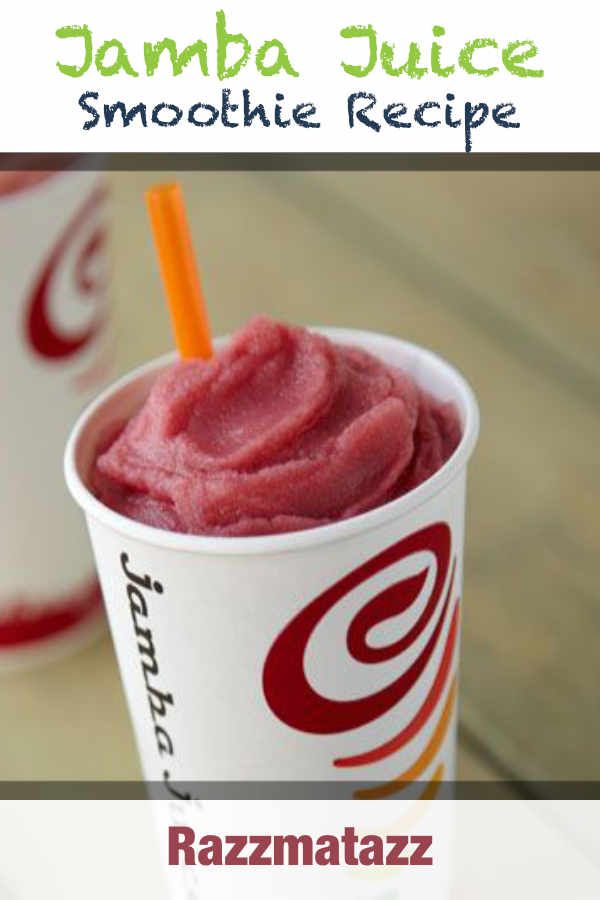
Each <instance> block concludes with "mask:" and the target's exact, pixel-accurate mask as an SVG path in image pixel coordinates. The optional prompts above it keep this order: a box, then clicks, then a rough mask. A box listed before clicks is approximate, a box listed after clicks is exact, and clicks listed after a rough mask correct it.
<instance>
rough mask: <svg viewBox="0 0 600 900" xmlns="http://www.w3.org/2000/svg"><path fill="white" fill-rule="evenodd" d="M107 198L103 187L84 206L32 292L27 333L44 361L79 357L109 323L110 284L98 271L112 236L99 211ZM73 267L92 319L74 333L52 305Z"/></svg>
mask: <svg viewBox="0 0 600 900" xmlns="http://www.w3.org/2000/svg"><path fill="white" fill-rule="evenodd" d="M105 196H106V191H105V190H104V188H102V187H101V188H98V189H97V190H95V191H94V192H93V193H91V194H90V195H89V197H88V198H87V199H86V200H85V201H84V203H83V204H82V206H81V207H80V208H79V210H78V211H77V212H76V213H75V215H74V216H73V218H72V219H71V221H70V222H69V224H68V225H67V227H66V228H65V230H64V231H63V233H62V234H61V235H60V237H59V239H58V241H57V242H56V244H55V246H54V248H53V250H52V251H51V252H50V255H49V256H48V259H47V260H46V262H45V263H44V265H43V267H42V269H41V271H40V274H39V276H38V278H37V280H36V282H35V284H34V286H33V289H32V291H31V295H30V298H29V301H28V303H27V307H26V312H25V334H26V337H27V341H28V343H29V345H30V346H31V347H32V349H33V350H34V352H35V353H36V354H37V355H38V356H41V357H43V358H44V359H52V360H58V359H66V358H68V357H71V356H73V355H74V354H76V353H78V352H79V351H80V350H82V349H83V348H84V347H85V346H86V345H87V344H88V343H89V342H90V341H91V340H92V338H93V337H94V336H95V335H96V334H97V332H98V331H99V329H100V328H101V327H102V325H103V323H104V315H105V311H104V309H103V308H102V305H101V301H102V299H103V298H104V290H105V287H106V283H105V277H103V275H102V274H98V271H97V267H98V263H100V262H102V261H103V253H104V248H105V242H106V232H105V228H104V226H103V225H102V224H101V223H100V221H99V219H98V217H97V212H98V210H99V209H100V208H101V206H102V203H103V201H104V199H105ZM70 265H72V267H73V268H72V272H71V273H70V278H71V281H72V284H73V286H74V288H75V291H76V293H77V296H78V297H80V298H81V299H82V301H84V302H88V303H89V305H90V307H91V317H90V320H89V322H88V323H87V325H86V326H85V328H83V329H80V330H79V331H77V332H75V333H70V334H69V333H66V332H65V331H64V329H63V327H62V326H61V325H60V324H59V323H58V322H56V321H54V320H53V314H52V303H51V301H52V298H53V297H54V295H55V293H56V287H55V285H56V282H57V281H58V279H59V275H60V273H61V272H62V270H63V268H64V267H65V266H70Z"/></svg>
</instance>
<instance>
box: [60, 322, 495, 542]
mask: <svg viewBox="0 0 600 900" xmlns="http://www.w3.org/2000/svg"><path fill="white" fill-rule="evenodd" d="M309 327H310V330H311V331H315V332H317V333H319V334H323V335H325V336H326V337H328V338H330V339H331V340H333V341H335V342H336V343H348V344H354V345H355V346H362V345H363V344H368V345H369V350H370V352H373V353H375V355H377V350H376V348H375V349H373V345H377V344H379V345H380V346H381V347H383V345H387V346H388V347H391V346H392V345H393V346H394V347H395V348H396V349H400V350H403V351H405V352H408V353H412V354H414V355H416V356H417V357H419V358H420V359H422V360H424V361H425V362H426V363H429V364H430V365H431V366H433V367H437V368H438V369H441V370H443V372H444V380H447V381H448V382H449V383H452V384H453V386H454V398H455V399H458V398H460V402H461V403H462V405H463V407H464V411H465V417H464V423H463V434H462V438H461V441H460V443H459V445H458V447H457V448H456V450H455V451H454V453H453V454H452V456H451V457H450V458H449V459H448V460H447V461H446V462H445V463H444V465H443V466H442V467H441V468H440V469H438V471H437V472H436V473H435V474H434V475H432V476H431V477H430V478H428V479H427V480H426V481H424V482H423V483H422V484H420V485H418V486H417V487H416V488H414V489H413V490H411V491H409V492H408V493H407V494H403V495H402V496H401V497H398V498H396V499H395V500H390V501H389V502H388V503H385V504H383V505H382V506H378V507H376V508H375V509H372V510H369V511H368V512H364V513H360V514H359V515H357V516H352V517H351V518H348V519H343V520H341V521H339V522H334V523H332V524H330V525H318V526H316V527H314V528H307V529H304V530H302V531H290V532H284V533H283V534H273V535H254V536H247V537H226V536H217V535H198V534H183V533H181V532H174V531H167V530H165V529H163V528H156V527H155V526H153V525H145V524H143V523H141V522H137V521H135V520H134V519H129V518H127V517H126V516H123V515H121V514H120V513H117V512H115V511H114V510H112V509H110V507H108V506H105V505H104V504H103V503H101V502H100V501H99V500H98V499H97V498H96V497H95V496H94V494H93V493H92V492H91V491H90V490H89V488H88V487H87V486H86V484H85V482H84V480H83V478H82V477H81V475H80V474H79V471H78V469H77V454H78V449H79V446H80V444H81V442H82V440H83V439H84V438H85V437H86V436H87V435H86V431H87V428H88V426H89V424H90V421H91V420H92V419H93V418H94V416H95V415H96V414H97V413H98V411H99V410H100V409H101V408H102V407H103V406H104V405H105V404H106V403H108V402H109V401H110V400H111V399H112V398H113V397H114V396H115V395H116V394H118V393H119V392H120V391H122V390H123V389H124V388H126V387H127V386H129V385H130V384H131V383H132V382H134V381H137V380H138V379H141V378H143V377H145V376H147V375H148V373H150V372H152V371H155V370H156V371H157V372H158V371H159V370H160V369H161V368H164V367H165V366H166V365H168V364H169V363H171V362H174V361H175V358H176V354H175V353H167V354H165V355H162V356H159V357H157V358H155V359H152V360H150V362H147V363H144V364H143V365H141V366H138V367H136V368H135V369H133V370H131V371H130V372H128V373H127V374H126V375H124V376H122V377H121V378H119V379H118V380H117V381H115V382H113V383H112V384H111V385H109V386H108V387H107V388H106V389H105V390H104V391H102V393H101V394H100V395H99V396H98V397H97V398H96V399H95V400H94V401H92V402H91V403H90V404H89V405H88V406H87V407H86V408H85V409H84V410H83V412H82V413H81V414H80V416H79V417H78V419H77V421H76V422H75V425H74V426H73V429H72V431H71V433H70V435H69V438H68V440H67V444H66V448H65V455H64V475H65V480H66V483H67V487H68V489H69V491H70V493H71V495H72V497H73V498H74V500H75V501H76V502H77V504H78V505H79V506H80V507H81V509H83V511H84V513H85V514H86V517H90V518H92V519H95V520H97V521H99V522H101V523H102V524H103V525H105V526H106V527H108V528H110V529H111V530H113V531H116V532H119V533H121V534H123V535H124V536H126V537H129V538H132V539H134V540H137V541H141V542H142V543H145V544H150V545H153V546H156V547H162V548H170V549H173V550H180V551H183V552H190V553H201V554H203V555H223V554H225V555H235V556H246V555H255V554H261V555H264V554H272V553H285V552H290V551H294V550H298V549H305V548H307V547H311V546H314V545H316V544H329V543H334V542H337V541H340V540H343V539H346V538H349V537H351V536H353V535H355V534H358V533H364V532H366V531H371V530H372V529H373V528H376V527H378V526H380V525H383V524H385V523H387V522H389V521H392V520H394V519H399V518H402V517H404V516H406V515H407V514H409V513H411V512H412V511H413V510H415V509H417V508H418V507H420V506H422V505H423V504H424V503H426V502H427V501H428V500H430V499H431V498H432V497H434V496H435V495H436V494H438V493H440V492H441V491H442V490H444V488H445V487H447V485H448V484H450V482H451V481H453V480H454V478H455V477H456V476H457V475H458V474H459V473H460V472H462V470H463V469H464V468H465V466H466V464H467V462H468V460H469V458H470V456H471V453H472V452H473V449H474V447H475V444H476V442H477V437H478V434H479V407H478V404H477V400H476V398H475V395H474V393H473V391H472V389H471V387H470V385H469V384H468V382H467V381H466V379H465V378H464V377H463V375H462V374H461V373H460V372H459V371H458V369H456V368H455V367H454V366H453V365H452V364H451V363H448V362H447V361H446V360H445V359H443V357H441V356H439V355H438V354H436V353H434V352H433V351H432V350H429V349H428V348H426V347H422V346H420V345H419V344H415V343H412V342H410V341H404V340H402V339H400V338H396V337H394V336H392V335H386V334H381V333H378V332H374V331H366V330H364V329H355V328H332V327H318V326H309ZM228 339H229V335H225V336H223V337H219V338H217V339H216V340H215V344H216V345H217V346H219V345H222V344H224V343H225V342H226V341H227V340H228Z"/></svg>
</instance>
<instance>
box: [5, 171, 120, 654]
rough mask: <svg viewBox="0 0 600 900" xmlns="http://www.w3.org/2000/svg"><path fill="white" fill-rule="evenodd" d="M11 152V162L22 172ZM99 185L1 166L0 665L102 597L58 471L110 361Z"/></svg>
mask: <svg viewBox="0 0 600 900" xmlns="http://www.w3.org/2000/svg"><path fill="white" fill-rule="evenodd" d="M18 164H19V163H18V157H17V158H16V159H15V169H18ZM106 202H107V185H106V180H105V177H104V176H103V175H102V174H99V173H98V172H86V171H80V170H78V169H77V164H76V161H75V162H74V163H73V165H70V166H69V167H67V168H65V169H63V170H60V171H56V172H53V171H6V172H2V173H0V246H1V247H2V289H1V292H2V303H0V340H1V341H2V366H3V378H2V417H3V437H2V449H1V460H2V467H1V471H0V498H1V505H2V509H3V510H4V511H5V516H10V518H9V522H8V524H7V526H6V527H5V528H4V531H3V538H2V542H1V544H0V671H1V670H3V669H11V668H13V667H19V666H22V665H28V664H31V663H34V662H37V661H42V660H45V659H52V658H54V657H56V656H58V655H61V654H63V653H65V652H67V651H68V650H69V649H71V648H75V647H76V646H78V645H79V644H81V643H82V642H83V641H84V640H88V639H89V638H90V637H91V636H92V634H94V633H96V632H97V631H98V629H99V626H100V624H101V621H102V618H101V610H102V602H101V593H100V587H99V584H98V581H97V578H96V575H95V572H94V566H93V561H92V558H91V554H90V551H89V545H88V542H87V539H86V534H85V528H84V526H83V523H82V522H81V519H80V517H79V515H78V514H77V511H76V510H73V505H72V503H71V502H70V500H69V497H68V494H67V492H66V490H65V488H64V484H63V482H62V479H61V477H60V464H61V455H62V447H63V445H64V441H65V438H66V435H67V433H68V429H69V427H70V425H71V423H72V420H73V418H74V416H76V415H77V413H78V411H79V410H80V409H81V408H82V407H83V406H84V405H85V404H86V403H87V402H89V399H90V397H91V396H93V395H94V394H95V393H96V392H97V391H98V388H99V387H100V386H101V384H102V382H103V380H104V379H105V378H106V376H107V374H108V370H109V367H110V347H109V343H108V331H107V328H106V325H107V315H108V307H107V274H108V266H107V260H106V253H107V247H106V240H107V220H106Z"/></svg>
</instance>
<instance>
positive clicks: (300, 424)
mask: <svg viewBox="0 0 600 900" xmlns="http://www.w3.org/2000/svg"><path fill="white" fill-rule="evenodd" d="M460 433H461V432H460V424H459V421H458V415H457V412H456V410H455V408H454V406H453V405H452V404H443V403H440V402H439V401H437V400H435V399H434V398H432V397H430V396H429V395H427V394H425V393H424V392H423V391H421V390H419V389H418V388H417V386H416V385H415V383H414V382H413V381H412V379H411V378H410V377H409V376H408V375H406V374H405V373H403V372H401V371H399V370H397V369H395V368H393V367H391V366H387V365H385V364H384V363H382V362H380V361H379V360H378V359H376V358H375V357H373V356H371V355H370V354H368V353H366V352H364V351H362V350H359V349H357V348H353V347H345V346H340V345H338V344H333V343H332V342H331V341H329V340H327V338H325V337H322V336H320V335H317V334H314V333H312V332H310V331H308V330H306V329H304V328H297V327H290V326H287V325H283V324H281V323H278V322H274V321H272V320H270V319H267V318H263V317H261V318H256V319H254V320H252V321H251V322H250V323H249V324H248V325H247V326H246V327H245V328H243V329H241V330H240V331H239V332H237V333H236V334H235V335H234V337H233V338H232V340H231V341H230V342H229V343H228V345H227V346H226V347H225V348H224V349H223V350H221V351H220V352H219V353H217V355H216V356H215V357H214V358H213V359H212V360H211V361H210V362H203V361H201V360H193V361H187V362H179V363H176V364H175V365H173V366H172V367H171V368H170V369H169V370H168V371H167V372H165V373H164V374H163V375H161V376H160V377H159V378H158V379H157V381H156V382H155V384H154V386H153V388H152V390H151V392H150V395H149V397H148V399H147V401H146V403H145V404H144V406H143V408H142V409H141V410H140V411H139V412H138V413H137V415H136V416H135V417H134V418H133V419H132V420H131V421H130V422H129V423H128V424H127V425H126V426H125V428H124V429H123V431H122V432H121V434H120V435H119V436H118V437H117V439H116V440H115V441H114V442H113V443H112V445H111V446H110V447H109V448H108V449H107V450H106V451H105V452H104V453H102V454H101V455H100V457H99V458H98V460H97V464H96V472H95V490H96V493H97V495H98V497H99V499H100V500H102V501H103V502H104V503H106V504H107V505H108V506H110V507H111V508H113V509H115V510H116V511H117V512H120V513H122V514H123V515H126V516H129V517H130V518H133V519H137V520H138V521H140V522H144V523H146V524H149V525H154V526H156V527H160V528H167V529H169V530H172V531H181V532H188V533H192V534H209V535H254V534H274V533H277V532H285V531H295V530H299V529H303V528H310V527H314V526H317V525H324V524H327V523H331V522H335V521H339V520H340V519H345V518H348V517H350V516H354V515H357V514H358V513H361V512H365V511H366V510H369V509H373V508H374V507H376V506H379V505H380V504H382V503H385V502H386V501H388V500H390V499H393V498H394V497H397V496H399V495H400V494H402V493H405V492H406V491H408V490H410V489H411V488H413V487H415V486H416V485H418V484H420V483H421V482H422V481H424V480H425V479H426V478H428V477H429V476H430V475H432V474H433V473H434V472H435V471H437V469H439V468H440V466H441V465H443V463H444V462H445V461H446V460H447V459H448V457H449V456H450V455H451V454H452V452H453V451H454V449H455V448H456V446H457V444H458V442H459V440H460Z"/></svg>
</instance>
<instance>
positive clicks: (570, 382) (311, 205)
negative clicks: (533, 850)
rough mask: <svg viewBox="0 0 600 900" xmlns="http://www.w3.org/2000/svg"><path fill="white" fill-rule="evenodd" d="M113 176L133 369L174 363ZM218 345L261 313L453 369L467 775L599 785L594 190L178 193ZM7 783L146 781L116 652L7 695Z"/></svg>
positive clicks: (34, 676) (315, 184)
mask: <svg viewBox="0 0 600 900" xmlns="http://www.w3.org/2000/svg"><path fill="white" fill-rule="evenodd" d="M168 177H169V175H168V174H165V173H161V174H160V175H158V176H153V175H152V174H151V173H127V174H124V173H123V174H118V175H114V176H112V178H113V182H114V205H115V227H114V234H115V276H114V300H115V315H116V323H117V331H118V353H119V359H118V361H119V369H121V370H123V369H126V368H129V367H131V366H132V365H133V364H135V363H137V362H141V361H143V360H145V359H147V358H148V357H149V356H152V355H156V354H157V353H160V352H163V351H164V350H166V349H168V348H169V343H170V341H169V331H168V323H167V319H166V314H165V312H164V309H163V302H162V297H161V293H160V287H159V282H158V277H157V273H156V266H155V262H154V258H153V251H152V246H151V242H150V238H149V234H148V229H147V224H146V220H145V212H144V208H143V204H142V201H141V191H142V189H143V187H144V186H146V185H147V184H149V183H151V181H153V180H159V179H160V180H165V179H166V178H168ZM178 177H181V180H182V181H183V183H184V186H185V189H186V194H187V197H188V202H189V207H190V214H191V218H192V221H193V229H194V238H195V243H196V248H197V251H198V255H199V256H200V258H201V261H202V267H203V272H204V281H205V287H206V292H207V295H208V296H209V298H210V307H211V317H212V321H213V326H214V330H215V332H227V331H230V330H232V329H234V328H235V327H237V326H238V325H239V324H241V323H242V322H243V321H245V320H246V319H247V318H248V317H249V316H250V315H252V314H253V313H255V312H266V313H270V314H272V315H276V316H279V317H281V318H286V319H288V320H291V321H297V322H304V323H313V324H335V325H348V326H356V327H366V328H371V329H373V330H379V331H387V332H390V333H393V334H397V335H399V336H402V337H405V338H407V339H409V340H414V341H417V342H419V343H424V344H426V345H429V346H431V347H432V348H433V349H434V350H436V351H438V352H440V353H442V354H443V355H445V356H447V357H448V358H449V359H451V360H452V361H453V362H454V363H455V364H456V365H457V366H458V367H459V368H461V369H462V370H463V372H464V373H465V375H466V376H467V377H468V378H469V380H470V381H471V382H472V384H473V386H474V387H475V390H476V391H477V393H478V396H479V399H480V403H481V409H482V433H481V440H480V444H479V447H478V449H477V451H476V454H475V457H474V460H473V463H472V465H471V471H470V487H469V492H470V495H469V509H468V527H467V553H466V567H465V614H464V637H463V650H462V653H463V662H462V685H461V741H460V765H459V768H460V775H461V777H463V778H466V779H468V780H480V779H487V778H493V779H497V778H526V779H527V778H528V779H542V780H543V779H556V780H561V779H572V778H574V779H581V780H583V779H593V778H595V779H598V778H599V777H600V754H599V752H598V749H599V745H600V716H599V715H598V712H599V699H598V695H599V683H600V678H599V676H600V662H599V660H600V656H599V653H598V650H597V642H598V640H599V639H600V596H599V592H598V573H597V567H598V559H599V551H600V525H599V516H598V509H599V508H600V479H599V478H598V468H599V462H598V452H597V447H598V446H599V444H600V417H599V415H598V410H599V400H600V357H599V356H598V350H597V345H598V331H599V326H600V305H599V304H598V285H599V284H600V227H599V226H600V202H599V201H600V176H599V175H597V174H557V173H547V174H542V173H535V174H518V173H510V174H508V173H503V174H499V173H498V174H495V173H489V174H487V173H485V174H484V173H480V174H469V175H463V174H458V173H397V174H356V173H352V174H341V173H340V174H285V175H284V174H257V173H220V174H217V173H184V174H182V175H181V176H178ZM0 715H2V718H3V721H4V723H5V727H4V730H3V731H4V733H3V741H2V751H1V753H0V779H13V778H20V779H26V780H27V779H33V778H36V779H37V778H40V779H43V778H61V779H94V778H98V779H120V778H122V779H129V778H136V777H137V776H138V774H139V770H138V764H137V760H136V755H135V750H134V745H133V740H132V735H131V731H130V728H129V724H128V720H127V716H126V712H125V708H124V702H123V697H122V693H121V688H120V685H119V681H118V675H117V672H116V668H115V663H114V658H113V654H112V649H111V646H110V643H109V641H108V639H105V640H103V641H101V642H100V643H98V644H96V645H95V646H94V647H92V648H89V649H88V650H86V651H84V652H81V653H79V654H77V655H76V656H74V657H72V658H71V659H69V660H65V661H63V662H60V663H56V664H54V665H52V666H48V667H47V668H44V669H39V670H35V671H32V672H29V673H27V674H22V675H17V676H10V677H5V678H4V679H3V682H2V691H1V692H0Z"/></svg>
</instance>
